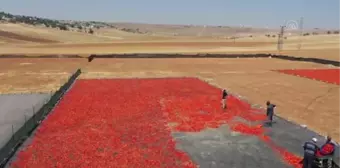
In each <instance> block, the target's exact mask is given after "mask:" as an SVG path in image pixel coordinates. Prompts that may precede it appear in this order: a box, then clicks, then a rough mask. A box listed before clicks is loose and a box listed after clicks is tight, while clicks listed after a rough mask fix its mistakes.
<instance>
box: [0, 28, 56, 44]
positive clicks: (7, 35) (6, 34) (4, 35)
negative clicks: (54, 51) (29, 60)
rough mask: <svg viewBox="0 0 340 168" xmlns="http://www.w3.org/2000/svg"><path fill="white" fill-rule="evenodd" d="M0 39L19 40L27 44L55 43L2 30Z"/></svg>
mask: <svg viewBox="0 0 340 168" xmlns="http://www.w3.org/2000/svg"><path fill="white" fill-rule="evenodd" d="M0 38H8V39H14V40H20V41H29V42H34V43H57V41H54V40H47V39H41V38H35V37H29V36H23V35H19V34H15V33H12V32H7V31H2V30H0Z"/></svg>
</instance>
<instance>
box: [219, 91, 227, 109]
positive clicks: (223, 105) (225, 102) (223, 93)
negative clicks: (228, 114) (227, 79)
mask: <svg viewBox="0 0 340 168" xmlns="http://www.w3.org/2000/svg"><path fill="white" fill-rule="evenodd" d="M227 97H228V93H227V91H226V90H225V89H223V90H222V101H221V103H222V108H223V109H226V108H227Z"/></svg>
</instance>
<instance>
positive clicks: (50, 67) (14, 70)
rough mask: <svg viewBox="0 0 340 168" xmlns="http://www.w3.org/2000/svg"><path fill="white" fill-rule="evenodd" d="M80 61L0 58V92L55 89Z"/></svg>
mask: <svg viewBox="0 0 340 168" xmlns="http://www.w3.org/2000/svg"><path fill="white" fill-rule="evenodd" d="M85 61H86V60H84V61H83V62H85ZM80 63H81V61H80V60H79V59H67V61H66V60H61V59H48V60H47V61H46V60H45V59H16V58H12V59H7V58H3V59H0V81H1V83H0V94H4V93H31V92H51V91H55V90H57V89H59V87H60V86H61V85H63V84H64V83H65V82H66V81H67V79H68V77H69V76H70V75H72V73H74V72H75V71H76V69H77V68H78V67H79V65H80Z"/></svg>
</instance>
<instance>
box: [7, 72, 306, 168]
mask: <svg viewBox="0 0 340 168" xmlns="http://www.w3.org/2000/svg"><path fill="white" fill-rule="evenodd" d="M220 92H221V90H220V89H218V88H215V87H212V86H211V85H209V84H207V83H205V82H202V81H200V80H199V79H196V78H172V79H171V78H170V79H111V80H109V79H104V80H78V81H76V83H75V85H74V86H73V87H72V89H71V90H70V91H69V92H68V93H67V94H66V95H65V96H64V98H63V99H62V100H61V101H60V103H59V104H58V105H57V107H56V108H55V109H54V110H53V111H52V113H51V114H50V115H49V116H48V117H47V119H46V120H44V121H43V122H42V124H41V125H40V126H39V128H38V129H37V131H36V133H35V135H34V136H33V137H32V141H31V142H30V143H29V144H27V146H26V147H25V148H23V150H21V151H20V152H18V153H17V155H16V158H15V159H14V162H12V163H11V164H10V165H11V166H10V167H34V168H40V167H41V168H46V167H63V168H64V167H106V168H109V167H136V168H137V167H157V168H158V167H171V168H173V167H187V168H190V167H196V166H197V164H198V162H199V160H197V158H196V159H195V157H192V156H191V155H188V154H187V153H186V152H184V151H182V150H180V149H178V148H177V147H176V146H177V144H176V141H175V140H174V139H173V136H172V134H173V133H176V132H177V133H188V132H192V133H194V132H197V133H201V132H202V131H206V130H207V129H208V128H214V129H216V128H219V127H221V126H222V125H227V126H229V128H230V129H231V130H232V131H235V132H240V133H243V134H244V135H247V136H249V137H251V138H250V140H252V141H254V140H255V139H257V141H261V142H263V143H267V144H269V145H267V146H268V147H267V148H268V149H269V147H271V148H272V149H274V150H272V151H274V152H277V154H278V155H277V156H279V155H280V154H281V156H282V157H281V158H280V157H278V158H280V159H277V158H276V157H277V156H276V154H273V153H270V154H269V156H263V157H266V159H262V162H266V163H267V164H268V163H272V164H271V165H269V166H270V167H272V166H273V165H276V167H278V168H279V167H288V166H287V165H286V164H290V165H292V166H295V167H298V164H297V162H298V161H300V160H299V159H300V158H299V157H296V156H295V155H292V154H290V153H288V152H286V151H285V150H283V149H280V148H278V147H276V146H275V145H274V144H273V143H271V140H270V138H269V137H267V136H266V135H265V131H266V130H265V129H264V128H263V127H262V126H261V125H260V124H258V123H259V122H261V121H263V120H264V119H265V115H264V113H262V112H261V111H259V110H255V109H252V108H251V106H250V105H249V104H247V103H245V102H243V101H241V100H239V99H237V98H236V97H233V96H230V97H229V98H228V103H227V104H228V110H227V111H223V110H222V109H221V108H220V98H221V97H220V96H221V95H220ZM237 118H242V120H244V122H241V121H240V120H237ZM222 133H223V131H222ZM191 135H193V134H191ZM195 135H196V134H195ZM195 135H194V136H193V137H196V136H195ZM193 137H191V138H193ZM233 137H235V135H233ZM231 138H232V137H231ZM194 139H195V138H194ZM241 140H244V138H243V139H241ZM246 141H247V140H246ZM202 142H205V144H206V142H207V139H206V140H205V141H202ZM236 142H240V141H239V140H238V139H236ZM249 142H251V141H249ZM191 143H192V142H191ZM240 145H241V146H242V144H240ZM227 146H228V145H227ZM229 146H230V145H229ZM243 146H244V145H243ZM239 148H240V147H239V146H237V150H238V151H239V152H242V151H243V152H246V149H243V150H241V151H240V149H239ZM254 148H260V147H257V146H255V147H254ZM202 149H203V148H202ZM260 150H262V149H260ZM222 151H223V149H222ZM263 151H265V150H263ZM263 151H260V153H261V155H263V154H262V152H263ZM202 152H204V151H202ZM225 152H227V151H225ZM234 152H235V150H234ZM228 155H229V156H233V155H237V153H228ZM255 155H256V154H255ZM258 156H260V155H258ZM247 157H248V158H251V157H256V156H247ZM253 160H254V162H257V161H258V159H253ZM260 160H261V159H260ZM273 160H274V161H275V162H274V161H273ZM245 162H246V161H245ZM245 162H244V161H242V159H241V160H240V163H239V164H243V165H244V164H245ZM227 164H231V163H227ZM256 164H257V167H262V166H261V165H260V163H256ZM280 164H282V165H281V166H280ZM245 166H247V165H245ZM215 167H218V166H216V165H215Z"/></svg>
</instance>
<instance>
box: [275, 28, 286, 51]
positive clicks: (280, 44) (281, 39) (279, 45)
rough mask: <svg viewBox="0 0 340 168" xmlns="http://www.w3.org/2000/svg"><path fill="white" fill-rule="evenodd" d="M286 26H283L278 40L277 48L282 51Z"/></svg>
mask: <svg viewBox="0 0 340 168" xmlns="http://www.w3.org/2000/svg"><path fill="white" fill-rule="evenodd" d="M285 27H286V26H281V30H280V33H279V38H278V41H277V50H278V51H281V50H282V45H283V34H284V30H285Z"/></svg>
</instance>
